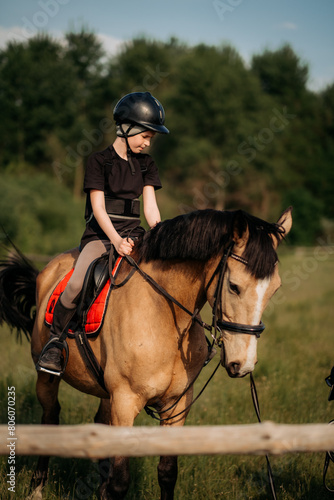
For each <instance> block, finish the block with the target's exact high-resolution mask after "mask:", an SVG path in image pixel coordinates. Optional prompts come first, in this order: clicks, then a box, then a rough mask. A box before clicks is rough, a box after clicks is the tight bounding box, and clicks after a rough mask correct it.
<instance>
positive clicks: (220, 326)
mask: <svg viewBox="0 0 334 500" xmlns="http://www.w3.org/2000/svg"><path fill="white" fill-rule="evenodd" d="M233 246H234V242H233V241H232V242H231V243H230V244H229V245H228V247H227V248H226V249H225V251H224V254H223V256H222V258H221V260H220V262H219V264H218V266H217V268H216V269H215V271H214V272H213V274H212V276H211V278H210V280H209V282H208V284H207V286H206V292H207V291H208V289H209V287H210V286H211V284H212V282H213V280H214V278H215V276H216V275H217V274H219V277H218V283H217V286H216V290H215V293H214V306H213V309H212V324H211V325H208V324H207V323H205V322H204V321H202V319H201V318H200V317H199V316H198V309H195V311H194V312H193V313H192V312H191V311H190V310H189V309H187V308H186V307H185V306H184V305H183V304H181V302H179V301H178V300H177V299H175V298H174V297H173V296H172V295H170V294H169V293H168V292H167V291H166V290H165V289H164V288H163V287H162V286H160V285H159V284H158V283H157V282H156V281H155V280H154V279H153V278H152V277H151V276H150V275H148V274H147V273H146V272H145V271H143V269H141V268H140V267H139V265H138V263H137V262H136V261H135V260H134V259H133V258H132V257H130V256H129V255H126V256H125V257H124V258H125V259H126V260H127V262H128V263H129V264H130V265H131V266H132V267H133V269H135V270H136V271H138V272H139V274H140V275H141V276H143V278H144V279H145V280H146V281H147V282H148V283H150V284H151V285H152V286H153V287H154V288H155V289H156V290H158V291H159V292H160V293H161V294H163V295H164V296H165V297H166V298H167V299H169V300H170V301H171V302H173V303H174V304H175V305H177V306H178V307H179V308H180V309H182V310H183V311H184V312H185V313H187V314H188V315H189V316H190V317H191V319H192V321H196V322H197V323H198V324H200V325H201V326H202V327H203V328H204V329H206V330H208V331H209V332H210V334H211V336H212V338H213V344H212V345H211V346H210V348H211V349H212V347H213V345H214V344H217V345H218V346H219V347H221V346H222V330H227V331H229V332H231V333H240V334H248V335H255V336H256V337H257V338H259V337H260V334H261V333H262V332H263V330H264V328H265V326H264V324H263V323H262V321H261V322H260V324H259V325H247V324H242V323H233V322H232V321H224V320H223V319H218V320H217V314H218V305H219V302H220V299H221V294H222V286H223V281H224V276H225V272H226V267H227V260H228V258H229V257H231V258H233V259H235V260H238V261H239V262H241V263H242V264H244V265H247V261H246V260H245V259H243V258H242V257H240V256H239V255H236V254H234V253H232V249H233ZM130 274H131V275H132V273H130ZM213 331H214V333H213ZM217 332H219V334H220V337H219V339H218V338H217ZM211 349H210V350H211ZM219 365H220V362H219V363H218V365H217V367H216V369H215V370H214V372H213V373H212V375H211V377H210V378H209V380H208V381H207V382H206V384H205V386H204V387H203V389H202V390H201V391H200V393H199V394H198V396H196V398H195V399H194V400H193V401H192V402H191V403H190V404H189V405H188V406H187V407H186V408H185V409H184V410H182V411H181V412H180V413H178V414H177V415H173V416H170V417H166V418H161V417H160V415H161V414H162V413H167V412H169V411H170V410H172V409H173V408H175V407H176V405H177V404H178V403H179V401H180V400H181V399H182V397H183V396H184V395H185V394H186V393H187V392H188V391H189V389H190V388H191V387H192V386H193V385H194V383H195V381H196V380H197V378H198V377H199V375H200V373H201V371H202V368H201V369H200V370H199V372H198V373H197V375H196V376H195V377H194V379H193V380H192V381H191V382H190V383H189V384H188V386H187V387H186V388H185V390H184V391H183V392H182V394H181V395H180V396H179V397H178V398H177V400H176V401H175V402H174V403H173V404H172V405H171V406H170V407H169V408H167V409H166V410H158V411H157V410H154V409H152V408H150V407H149V406H147V405H146V406H145V411H146V413H147V414H148V415H150V416H151V417H152V418H155V419H156V420H159V421H160V422H165V421H169V420H172V419H174V418H176V417H179V416H180V415H182V414H184V413H185V412H186V411H187V410H188V409H189V408H190V407H191V406H192V405H193V404H194V403H195V401H197V399H198V398H199V397H200V395H201V394H202V393H203V391H204V389H205V388H206V387H207V385H208V383H209V382H210V380H211V379H212V377H213V376H214V374H215V373H216V371H217V370H218V367H219Z"/></svg>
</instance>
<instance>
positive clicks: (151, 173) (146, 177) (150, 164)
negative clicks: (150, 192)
mask: <svg viewBox="0 0 334 500" xmlns="http://www.w3.org/2000/svg"><path fill="white" fill-rule="evenodd" d="M145 160H146V161H145V163H144V167H145V168H144V172H143V183H144V186H153V187H154V189H155V190H157V189H161V188H162V185H161V181H160V177H159V172H158V167H157V166H156V164H155V162H154V160H153V158H152V157H151V156H149V155H147V157H146V158H145Z"/></svg>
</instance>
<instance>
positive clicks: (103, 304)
mask: <svg viewBox="0 0 334 500" xmlns="http://www.w3.org/2000/svg"><path fill="white" fill-rule="evenodd" d="M121 261H122V257H118V259H117V260H116V263H115V267H114V269H113V271H112V275H113V276H115V275H116V273H117V271H118V269H119V267H120V264H121ZM73 271H74V269H71V271H69V272H68V273H67V274H66V276H64V278H63V279H62V280H61V281H60V282H59V283H58V285H57V286H56V288H55V289H54V290H53V292H52V294H51V296H50V298H49V301H48V305H47V308H46V312H45V323H46V325H47V326H51V325H52V321H53V311H54V308H55V305H56V303H57V301H58V299H59V297H60V295H61V294H62V293H63V291H64V290H65V287H66V285H67V283H68V281H69V279H70V277H71V276H72V274H73ZM110 284H111V281H110V278H109V279H108V281H107V282H106V284H105V285H104V287H103V288H102V290H101V292H100V293H99V295H98V296H97V297H96V299H95V301H94V302H93V304H92V305H91V307H90V308H89V310H88V312H87V320H86V324H85V332H86V333H87V335H96V334H97V333H98V331H99V330H100V328H101V326H102V323H103V318H104V315H105V311H106V308H107V305H108V299H109V294H110V291H111V286H110ZM69 333H71V330H69Z"/></svg>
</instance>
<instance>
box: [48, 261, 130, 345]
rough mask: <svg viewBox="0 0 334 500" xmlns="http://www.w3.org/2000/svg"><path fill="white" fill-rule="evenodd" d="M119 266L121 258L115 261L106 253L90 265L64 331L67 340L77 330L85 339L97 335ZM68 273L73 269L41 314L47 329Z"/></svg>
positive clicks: (58, 286)
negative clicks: (67, 326)
mask: <svg viewBox="0 0 334 500" xmlns="http://www.w3.org/2000/svg"><path fill="white" fill-rule="evenodd" d="M121 262H122V257H117V258H116V256H115V254H114V253H110V252H107V253H105V254H103V255H102V256H101V257H99V258H98V259H96V260H94V261H93V262H92V263H91V265H90V266H89V268H88V270H87V273H86V276H85V279H84V283H83V287H82V291H81V293H80V295H79V297H78V298H77V304H78V305H77V310H76V314H75V317H74V318H73V320H72V321H71V325H70V328H69V331H68V336H69V337H73V336H74V332H75V330H78V329H79V330H82V331H85V333H86V334H87V336H88V337H92V336H96V335H98V333H99V331H100V329H101V327H102V324H103V319H104V315H105V311H106V309H107V305H108V301H109V295H110V292H111V290H112V287H113V284H114V281H115V277H116V275H117V272H118V270H119V268H120V265H121ZM72 273H73V269H72V270H71V271H69V272H68V273H67V274H66V276H64V278H63V279H62V280H61V281H60V282H59V283H58V284H57V285H56V287H55V289H54V290H53V292H52V294H51V296H50V298H49V301H48V305H47V308H46V313H45V323H46V325H47V326H51V324H52V320H53V311H54V308H55V305H56V303H57V300H58V299H59V297H60V295H61V294H62V293H63V291H64V289H65V287H66V285H67V283H68V281H69V279H70V277H71V276H72Z"/></svg>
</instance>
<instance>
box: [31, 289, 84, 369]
mask: <svg viewBox="0 0 334 500" xmlns="http://www.w3.org/2000/svg"><path fill="white" fill-rule="evenodd" d="M75 311H76V308H72V309H68V308H67V307H65V306H64V305H63V304H62V303H61V297H59V299H58V301H57V303H56V305H55V308H54V311H53V322H52V325H51V328H50V341H51V346H50V347H49V348H47V350H45V351H44V353H43V352H42V355H41V357H40V359H39V361H38V363H37V370H38V371H44V370H43V369H45V370H48V371H49V372H52V373H54V374H55V375H60V374H61V371H62V362H63V356H62V348H61V346H59V344H58V345H57V344H56V343H55V344H54V345H52V344H53V342H52V340H55V341H56V340H58V339H59V338H60V337H61V336H62V337H63V338H62V340H64V339H65V337H66V334H65V332H66V328H67V327H68V325H69V322H70V321H71V319H72V318H73V316H74V314H75ZM50 341H49V342H50Z"/></svg>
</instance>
